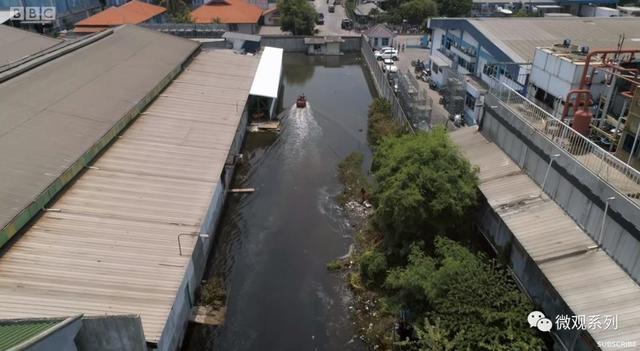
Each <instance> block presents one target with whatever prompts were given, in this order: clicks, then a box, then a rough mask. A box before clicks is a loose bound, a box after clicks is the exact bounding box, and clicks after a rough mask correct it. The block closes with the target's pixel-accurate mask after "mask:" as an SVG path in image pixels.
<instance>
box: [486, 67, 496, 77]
mask: <svg viewBox="0 0 640 351" xmlns="http://www.w3.org/2000/svg"><path fill="white" fill-rule="evenodd" d="M482 73H484V74H486V75H488V76H489V77H495V76H496V73H497V68H496V65H490V64H485V65H484V66H483V67H482Z"/></svg>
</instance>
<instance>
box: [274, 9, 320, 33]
mask: <svg viewBox="0 0 640 351" xmlns="http://www.w3.org/2000/svg"><path fill="white" fill-rule="evenodd" d="M277 6H278V10H279V11H280V15H281V20H280V21H281V22H280V23H281V25H280V28H281V29H282V30H283V31H288V32H291V33H293V35H312V34H313V32H314V29H315V25H316V19H317V18H318V13H317V12H316V10H315V9H314V8H313V6H311V5H310V4H309V1H307V0H279V1H278V5H277Z"/></svg>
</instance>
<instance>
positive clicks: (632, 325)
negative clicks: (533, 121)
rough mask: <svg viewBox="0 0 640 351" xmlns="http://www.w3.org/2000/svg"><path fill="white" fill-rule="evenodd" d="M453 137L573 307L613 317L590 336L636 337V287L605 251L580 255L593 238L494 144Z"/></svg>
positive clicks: (468, 132)
mask: <svg viewBox="0 0 640 351" xmlns="http://www.w3.org/2000/svg"><path fill="white" fill-rule="evenodd" d="M451 138H452V139H453V141H454V142H455V143H456V144H457V145H458V146H459V147H460V148H461V149H462V151H463V153H464V154H465V155H466V156H467V158H468V159H469V161H470V162H471V163H472V164H474V165H477V166H479V167H480V174H479V178H480V185H479V187H480V190H481V191H482V193H483V194H484V196H485V197H486V199H487V201H488V203H489V205H490V206H491V207H492V208H493V209H494V211H495V212H496V213H497V214H498V215H499V216H500V218H501V219H502V221H503V222H504V223H505V224H506V225H507V227H508V228H509V230H510V231H511V232H512V233H513V235H514V237H515V238H516V239H517V241H518V242H519V243H520V244H521V245H522V247H523V248H524V249H525V250H526V251H527V253H528V255H529V256H530V257H531V259H533V261H534V262H536V264H537V265H538V267H539V268H540V270H541V271H542V273H543V274H544V276H545V277H546V278H547V279H548V281H549V283H551V285H552V286H553V289H555V290H556V291H557V292H558V294H559V295H560V296H561V298H562V299H563V300H564V302H566V304H567V306H569V308H570V309H571V311H572V312H573V313H574V314H575V315H576V316H601V317H604V316H615V317H616V319H617V322H618V324H617V325H616V327H615V328H613V327H612V328H609V329H607V328H599V329H596V330H589V333H590V334H591V336H592V338H593V339H594V340H595V341H596V342H599V343H602V345H606V344H607V343H609V342H610V343H612V345H615V342H616V341H618V342H619V341H635V340H640V309H638V301H640V286H638V284H636V283H635V282H634V281H633V279H632V278H631V277H630V276H629V275H628V274H627V273H626V272H625V271H624V270H623V269H622V268H621V267H620V266H619V265H618V264H617V263H616V262H615V261H614V260H613V259H612V258H611V257H610V256H609V255H607V253H606V252H604V251H602V250H593V251H587V252H585V253H580V254H578V252H583V251H585V249H586V248H587V247H590V246H593V245H595V242H594V241H593V240H592V239H591V238H590V237H589V236H588V235H587V234H586V233H585V232H584V231H583V230H582V229H580V227H579V226H578V225H577V224H576V223H575V222H574V221H573V219H571V217H569V215H567V214H566V213H565V212H564V210H563V209H562V208H561V207H560V206H558V205H557V204H556V203H555V202H554V201H553V200H550V199H549V198H548V197H546V196H540V193H541V189H540V187H539V186H538V185H537V184H536V183H534V182H533V180H531V178H529V176H527V175H526V174H523V173H522V171H521V169H520V168H519V167H518V166H517V165H516V164H514V163H513V161H512V160H511V159H510V158H509V156H507V155H506V154H505V153H504V152H503V151H502V150H500V148H499V147H498V146H496V144H494V143H491V142H489V141H488V140H486V139H485V138H484V137H483V136H482V135H481V134H480V133H478V132H477V131H476V129H475V128H464V129H461V130H458V131H456V132H454V133H451ZM522 199H528V200H526V201H522ZM516 203H517V204H516ZM506 204H510V206H506ZM514 204H515V205H514ZM552 320H554V319H552ZM602 349H603V350H612V349H616V348H615V347H605V346H602Z"/></svg>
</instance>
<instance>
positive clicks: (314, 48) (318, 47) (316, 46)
mask: <svg viewBox="0 0 640 351" xmlns="http://www.w3.org/2000/svg"><path fill="white" fill-rule="evenodd" d="M320 50H322V45H320V44H313V51H316V52H317V51H320Z"/></svg>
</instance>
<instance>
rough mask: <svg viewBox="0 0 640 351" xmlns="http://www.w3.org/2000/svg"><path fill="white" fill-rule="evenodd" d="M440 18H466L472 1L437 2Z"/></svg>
mask: <svg viewBox="0 0 640 351" xmlns="http://www.w3.org/2000/svg"><path fill="white" fill-rule="evenodd" d="M437 2H438V10H439V11H440V15H441V16H447V17H466V16H468V15H469V13H470V12H471V6H472V5H473V0H437Z"/></svg>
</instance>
